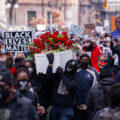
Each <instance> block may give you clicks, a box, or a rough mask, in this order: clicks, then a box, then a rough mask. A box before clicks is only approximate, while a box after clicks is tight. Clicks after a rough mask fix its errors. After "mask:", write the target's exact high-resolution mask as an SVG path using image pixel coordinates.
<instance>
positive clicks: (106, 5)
mask: <svg viewBox="0 0 120 120" xmlns="http://www.w3.org/2000/svg"><path fill="white" fill-rule="evenodd" d="M103 8H108V0H104V2H103Z"/></svg>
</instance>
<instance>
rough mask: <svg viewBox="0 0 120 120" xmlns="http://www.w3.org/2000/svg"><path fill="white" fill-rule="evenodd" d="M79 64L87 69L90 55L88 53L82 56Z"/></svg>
mask: <svg viewBox="0 0 120 120" xmlns="http://www.w3.org/2000/svg"><path fill="white" fill-rule="evenodd" d="M79 65H80V68H81V69H87V68H88V67H89V65H90V57H89V55H87V54H82V55H81V56H80V60H79Z"/></svg>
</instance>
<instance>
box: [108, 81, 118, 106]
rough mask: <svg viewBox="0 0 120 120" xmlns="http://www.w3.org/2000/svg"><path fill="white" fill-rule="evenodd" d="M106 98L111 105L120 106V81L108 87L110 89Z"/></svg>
mask: <svg viewBox="0 0 120 120" xmlns="http://www.w3.org/2000/svg"><path fill="white" fill-rule="evenodd" d="M108 98H109V101H110V105H111V107H113V108H117V107H119V108H120V83H116V84H114V85H113V86H111V87H110V90H109V92H108Z"/></svg>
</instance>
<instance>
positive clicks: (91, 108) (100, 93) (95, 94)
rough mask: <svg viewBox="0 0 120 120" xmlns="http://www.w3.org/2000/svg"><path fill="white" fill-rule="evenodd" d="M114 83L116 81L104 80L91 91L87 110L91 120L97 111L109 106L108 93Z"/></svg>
mask: <svg viewBox="0 0 120 120" xmlns="http://www.w3.org/2000/svg"><path fill="white" fill-rule="evenodd" d="M114 83H115V80H113V79H112V78H104V79H102V80H100V82H99V85H94V86H93V87H92V88H91V89H90V91H89V94H88V98H87V108H88V113H89V119H90V120H93V117H94V115H95V114H96V112H97V111H99V110H101V109H103V108H104V107H108V106H109V102H108V97H107V91H108V89H109V88H110V86H111V85H113V84H114Z"/></svg>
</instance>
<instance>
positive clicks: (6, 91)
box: [0, 89, 9, 103]
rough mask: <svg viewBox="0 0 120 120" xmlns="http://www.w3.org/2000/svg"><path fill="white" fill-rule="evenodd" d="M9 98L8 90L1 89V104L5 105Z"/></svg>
mask: <svg viewBox="0 0 120 120" xmlns="http://www.w3.org/2000/svg"><path fill="white" fill-rule="evenodd" d="M8 96H9V90H8V89H0V103H3V102H4V101H5V100H6V99H7V98H8Z"/></svg>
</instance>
